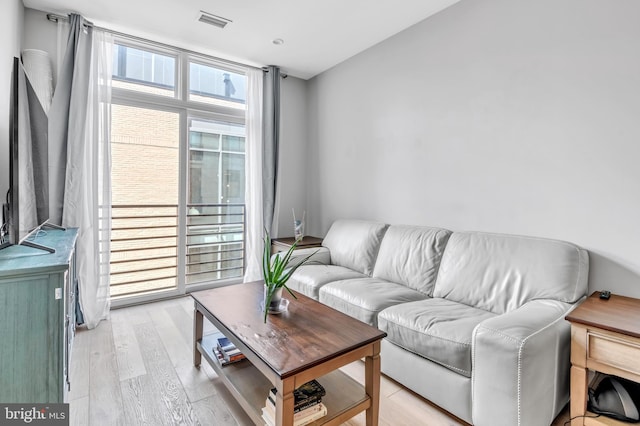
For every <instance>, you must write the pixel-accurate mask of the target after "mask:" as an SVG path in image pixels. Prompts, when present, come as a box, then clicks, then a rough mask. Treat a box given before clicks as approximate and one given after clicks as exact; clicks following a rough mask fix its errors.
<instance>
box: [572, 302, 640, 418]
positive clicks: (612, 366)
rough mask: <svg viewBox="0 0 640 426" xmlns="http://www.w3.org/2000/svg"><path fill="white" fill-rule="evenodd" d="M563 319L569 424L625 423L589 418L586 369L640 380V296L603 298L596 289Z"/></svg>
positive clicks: (591, 414) (592, 414)
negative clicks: (567, 329)
mask: <svg viewBox="0 0 640 426" xmlns="http://www.w3.org/2000/svg"><path fill="white" fill-rule="evenodd" d="M565 319H566V320H567V321H569V322H571V418H573V420H572V421H571V426H576V425H608V426H614V425H615V426H617V425H620V426H623V425H628V423H624V422H620V421H617V420H615V419H612V418H609V417H604V416H601V417H598V418H589V417H590V416H595V414H594V413H591V412H589V411H587V395H588V392H587V390H588V377H589V375H588V370H593V371H596V372H602V373H605V374H612V375H615V376H619V377H624V378H625V379H629V380H633V381H635V382H640V361H639V360H640V299H634V298H631V297H624V296H618V295H615V294H612V295H611V298H610V299H609V300H603V299H600V292H595V293H593V294H592V295H591V296H589V297H588V298H587V300H585V301H584V302H583V303H582V304H581V305H580V306H578V307H577V308H576V309H574V310H573V311H572V312H571V313H569V315H567V316H566V317H565ZM583 416H585V417H583ZM574 417H575V418H574Z"/></svg>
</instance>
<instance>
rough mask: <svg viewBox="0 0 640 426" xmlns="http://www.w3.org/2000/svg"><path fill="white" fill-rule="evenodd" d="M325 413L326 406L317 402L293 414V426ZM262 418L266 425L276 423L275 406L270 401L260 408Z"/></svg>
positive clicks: (271, 425)
mask: <svg viewBox="0 0 640 426" xmlns="http://www.w3.org/2000/svg"><path fill="white" fill-rule="evenodd" d="M326 415H327V407H326V406H325V405H324V404H323V403H321V402H320V403H318V404H316V405H314V406H313V407H309V408H307V409H306V410H302V411H299V412H297V413H295V414H294V415H293V426H305V425H308V424H309V423H312V422H315V421H316V420H318V419H320V418H322V417H324V416H326ZM262 419H263V420H264V421H265V423H266V424H267V425H268V426H275V424H276V407H275V406H273V405H272V404H271V403H267V404H266V406H265V407H264V408H263V409H262Z"/></svg>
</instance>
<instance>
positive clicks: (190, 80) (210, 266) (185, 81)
mask: <svg viewBox="0 0 640 426" xmlns="http://www.w3.org/2000/svg"><path fill="white" fill-rule="evenodd" d="M245 90H246V78H245V75H244V70H243V69H242V68H241V67H238V66H235V65H232V64H226V63H223V62H219V61H215V60H213V59H210V58H207V57H204V56H199V55H195V54H193V53H189V52H184V51H180V50H178V49H172V48H169V47H166V46H162V45H155V44H151V43H146V42H145V43H143V42H140V41H137V40H131V39H126V38H119V39H118V40H117V41H116V44H115V46H114V52H113V94H112V125H111V134H112V140H111V143H112V185H113V190H112V215H113V225H112V253H111V259H112V263H111V296H112V301H113V302H114V303H115V304H116V305H117V304H119V303H122V304H126V303H130V302H134V301H140V300H149V299H152V298H155V297H166V296H170V295H174V294H180V293H184V292H186V291H188V290H189V289H193V288H202V287H205V286H211V285H215V284H220V283H226V282H228V281H229V280H239V279H240V278H241V277H242V274H243V268H244V248H245V244H244V239H245V205H244V188H245V178H244V176H245V173H244V166H245V126H244V115H245V105H246V102H245V100H246V95H245Z"/></svg>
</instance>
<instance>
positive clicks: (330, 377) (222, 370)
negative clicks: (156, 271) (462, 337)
mask: <svg viewBox="0 0 640 426" xmlns="http://www.w3.org/2000/svg"><path fill="white" fill-rule="evenodd" d="M191 296H192V297H193V299H194V301H195V312H194V317H193V318H194V324H193V334H194V339H193V340H194V348H193V364H194V365H195V366H199V365H200V363H201V360H202V357H203V356H204V358H205V359H206V360H207V361H208V362H209V364H211V366H212V368H213V369H214V370H215V371H216V373H217V374H218V376H219V377H220V378H221V379H222V381H223V382H224V384H225V385H226V387H227V388H228V389H229V391H230V392H231V394H232V395H233V396H234V397H235V398H236V399H237V400H238V402H239V403H240V405H241V406H242V408H243V409H244V410H245V411H246V412H247V414H248V415H249V417H251V419H252V420H253V422H254V423H255V424H257V425H263V424H264V423H265V422H264V420H263V419H262V417H261V415H262V407H264V406H265V401H266V399H267V395H268V393H269V390H270V389H271V388H273V387H275V388H276V389H277V399H276V424H277V425H285V426H292V425H293V404H294V398H293V390H294V389H296V388H297V387H299V386H300V385H302V384H304V383H306V382H308V381H310V380H312V379H317V380H318V381H319V382H320V383H321V384H322V385H323V387H324V388H325V390H326V396H324V397H323V398H322V402H323V403H324V404H325V405H326V406H327V411H328V414H327V416H325V417H323V418H322V419H320V420H317V421H316V422H314V423H312V424H313V425H321V424H326V425H339V424H342V423H344V422H345V421H346V420H348V419H350V418H351V417H353V416H355V415H356V414H358V413H360V412H362V411H364V410H366V419H367V425H377V424H378V404H379V396H380V395H379V394H380V341H381V340H382V339H383V338H384V337H385V336H386V333H384V332H382V331H380V330H378V329H377V328H374V327H371V326H369V325H368V324H365V323H363V322H361V321H358V320H356V319H354V318H351V317H350V316H348V315H345V314H343V313H341V312H338V311H336V310H334V309H332V308H330V307H328V306H325V305H323V304H321V303H318V302H316V301H315V300H313V299H311V298H308V297H306V296H304V295H302V294H300V293H296V296H297V297H298V299H294V298H293V297H291V295H289V294H288V293H286V291H285V298H287V299H288V300H289V301H290V303H289V307H288V310H287V311H286V312H284V313H282V314H279V315H269V316H268V317H267V323H266V324H265V323H263V315H262V311H261V309H260V303H261V301H262V297H263V284H262V282H253V283H245V284H238V285H232V286H227V287H219V288H215V289H212V290H204V291H198V292H194V293H191ZM203 317H206V318H207V319H208V320H209V321H210V322H211V323H212V324H213V325H214V326H215V327H216V328H217V329H218V330H219V331H220V332H222V334H224V335H225V336H226V337H228V338H229V339H230V340H231V341H232V342H233V343H234V344H235V345H236V347H238V348H239V349H240V350H241V351H242V352H243V353H244V354H245V355H246V357H247V360H245V361H241V362H239V363H235V364H230V365H226V366H221V365H220V363H219V362H218V361H217V358H216V356H215V354H214V351H213V348H214V347H215V346H216V339H215V338H214V337H213V336H212V335H205V336H203ZM362 358H364V360H365V385H364V387H363V386H362V385H360V384H359V383H358V382H357V381H355V380H353V379H352V378H350V377H349V376H347V375H346V374H344V373H343V372H341V371H340V370H338V368H340V367H342V366H344V365H346V364H349V363H351V362H353V361H357V360H359V359H362Z"/></svg>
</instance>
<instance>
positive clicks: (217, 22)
mask: <svg viewBox="0 0 640 426" xmlns="http://www.w3.org/2000/svg"><path fill="white" fill-rule="evenodd" d="M198 21H200V22H204V23H205V24H209V25H213V26H214V27H218V28H224V27H225V26H226V25H227V24H228V23H230V22H233V21H231V20H230V19H226V18H223V17H221V16H216V15H212V14H210V13H207V12H203V11H200V16H199V17H198Z"/></svg>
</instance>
